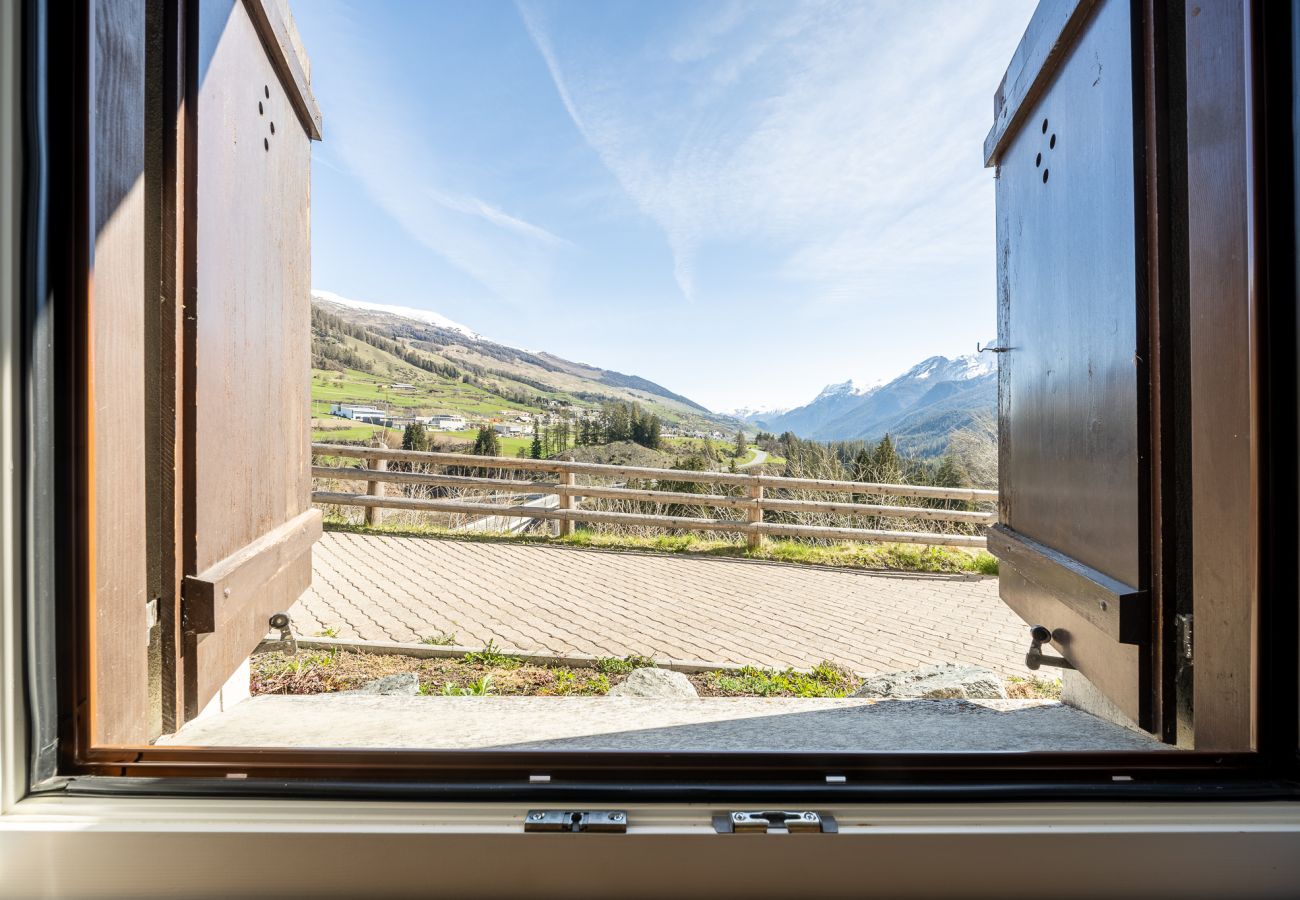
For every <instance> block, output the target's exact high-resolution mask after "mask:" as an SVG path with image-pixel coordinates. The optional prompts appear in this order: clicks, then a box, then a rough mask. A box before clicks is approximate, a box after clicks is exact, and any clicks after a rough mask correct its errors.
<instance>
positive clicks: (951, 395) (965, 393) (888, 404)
mask: <svg viewBox="0 0 1300 900" xmlns="http://www.w3.org/2000/svg"><path fill="white" fill-rule="evenodd" d="M997 402H998V384H997V363H996V361H995V359H994V357H993V356H992V354H988V355H984V354H979V353H973V354H970V355H968V356H960V357H957V358H956V359H949V358H948V357H946V356H931V357H930V358H929V359H926V360H923V361H921V362H920V363H917V364H916V365H915V366H913V367H912V368H910V369H908V370H907V371H906V372H904V373H903V374H902V375H899V376H898V377H897V378H895V379H893V380H892V381H887V382H885V383H883V384H875V385H870V386H866V385H861V384H858V383H856V382H854V381H845V382H842V383H840V384H832V385H828V386H827V387H826V388H825V389H823V390H822V392H821V393H820V394H818V395H817V396H816V397H815V398H814V399H813V400H812V401H811V402H809V403H806V404H804V405H803V406H800V407H797V408H795V409H790V410H773V411H768V412H754V411H751V410H737V411H736V413H737V415H738V417H739V418H741V419H742V420H743V421H744V422H746V423H747V424H749V425H751V426H753V427H755V428H760V429H762V430H764V431H770V432H772V433H774V434H780V433H782V432H785V431H791V432H794V433H795V434H796V435H798V436H799V437H801V438H805V439H809V440H819V441H841V440H843V441H847V440H867V441H876V440H879V439H880V438H882V437H883V436H884V435H886V434H888V435H890V437H891V439H892V440H893V441H894V443H895V444H896V445H897V446H898V447H899V449H900V450H903V451H905V452H908V453H912V454H915V455H917V456H933V455H936V454H940V453H943V452H944V451H945V450H946V449H947V446H948V438H949V436H950V435H951V434H952V433H953V432H954V431H957V430H959V429H964V428H972V429H978V430H987V427H988V423H989V422H991V421H993V420H994V419H995V418H996V416H997Z"/></svg>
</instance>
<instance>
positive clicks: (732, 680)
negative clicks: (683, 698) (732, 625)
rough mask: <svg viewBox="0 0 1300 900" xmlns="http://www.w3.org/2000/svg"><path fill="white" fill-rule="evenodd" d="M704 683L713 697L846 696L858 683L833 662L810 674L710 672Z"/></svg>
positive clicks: (788, 671)
mask: <svg viewBox="0 0 1300 900" xmlns="http://www.w3.org/2000/svg"><path fill="white" fill-rule="evenodd" d="M704 681H705V685H706V687H707V695H708V696H715V697H736V696H743V697H752V696H758V697H847V696H848V695H849V694H851V693H853V691H854V690H855V689H856V688H857V686H858V685H859V684H860V681H859V679H858V677H857V676H856V675H854V674H853V673H852V672H850V671H849V670H848V669H846V668H844V667H843V666H841V665H838V664H837V663H832V662H821V663H818V664H817V665H816V666H814V667H813V670H812V671H811V672H797V671H795V670H794V669H786V670H784V671H778V670H776V669H760V668H758V667H757V666H746V667H745V668H743V669H741V670H740V671H739V672H709V673H708V674H707V675H705V677H704ZM700 693H701V694H705V693H706V691H705V690H701V692H700Z"/></svg>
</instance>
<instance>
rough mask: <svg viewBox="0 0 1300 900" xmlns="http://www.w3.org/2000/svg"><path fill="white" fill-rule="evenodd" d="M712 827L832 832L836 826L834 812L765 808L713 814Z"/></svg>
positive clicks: (746, 831) (739, 830) (734, 830)
mask: <svg viewBox="0 0 1300 900" xmlns="http://www.w3.org/2000/svg"><path fill="white" fill-rule="evenodd" d="M713 830H714V831H716V832H717V833H718V834H767V833H769V832H771V833H776V834H780V833H788V834H835V833H837V832H838V831H839V830H840V827H839V824H838V823H836V821H835V817H834V816H827V815H822V814H821V813H815V812H811V811H804V812H791V811H788V810H768V811H759V812H732V813H722V814H721V815H716V816H714V817H713Z"/></svg>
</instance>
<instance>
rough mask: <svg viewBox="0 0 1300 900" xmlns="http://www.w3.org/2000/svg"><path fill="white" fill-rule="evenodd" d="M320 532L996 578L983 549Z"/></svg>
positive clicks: (431, 530) (420, 529)
mask: <svg viewBox="0 0 1300 900" xmlns="http://www.w3.org/2000/svg"><path fill="white" fill-rule="evenodd" d="M325 525H326V528H328V529H330V530H332V531H348V532H353V533H357V534H399V535H414V536H420V537H428V538H445V539H448V540H457V541H486V542H501V541H509V542H513V543H520V542H522V543H535V544H558V545H560V546H569V547H594V548H597V549H607V550H642V551H646V552H650V553H682V554H687V555H691V554H695V555H700V556H728V557H736V558H739V559H760V560H767V561H770V562H784V563H798V564H803V565H815V566H834V567H837V568H846V569H870V570H891V571H903V572H951V573H970V574H978V575H996V574H998V561H997V557H995V556H993V554H991V553H988V552H987V551H984V550H974V551H972V550H966V549H964V548H961V547H926V546H922V545H919V544H862V543H850V542H843V543H838V544H830V545H822V544H805V543H801V542H799V541H788V540H779V539H769V540H766V541H764V542H763V546H762V547H760V548H759V549H757V550H750V549H749V548H748V546H747V545H746V544H745V542H744V541H743V540H725V539H719V538H705V537H701V536H699V535H695V534H684V535H667V534H665V535H658V536H655V537H639V536H635V535H620V534H606V533H598V532H593V531H587V530H585V529H578V530H577V531H575V532H574V533H573V534H571V535H569V536H568V537H551V536H550V535H545V534H542V535H538V534H525V535H513V534H487V533H476V534H465V533H463V532H455V533H453V532H451V531H449V530H447V529H446V528H439V527H435V526H424V525H377V526H364V525H353V524H351V523H347V522H340V521H336V520H330V519H326V523H325Z"/></svg>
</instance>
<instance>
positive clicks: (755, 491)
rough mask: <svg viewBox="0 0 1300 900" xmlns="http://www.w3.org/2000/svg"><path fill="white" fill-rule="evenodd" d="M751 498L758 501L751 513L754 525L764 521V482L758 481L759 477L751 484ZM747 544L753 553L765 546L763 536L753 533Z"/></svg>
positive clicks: (755, 477) (750, 518)
mask: <svg viewBox="0 0 1300 900" xmlns="http://www.w3.org/2000/svg"><path fill="white" fill-rule="evenodd" d="M749 496H750V499H751V500H754V501H756V502H755V503H754V507H753V509H751V510H750V511H749V522H750V524H751V525H753V524H756V523H758V522H762V521H763V506H762V502H763V482H761V481H759V480H758V476H757V475H756V476H754V480H753V481H751V482H750V483H749ZM746 543H747V544H748V545H749V549H750V550H751V551H752V550H758V549H759V548H761V547H762V546H763V536H762V535H761V534H756V533H754V532H752V531H751V532H750V533H749V535H748V536H747V539H746Z"/></svg>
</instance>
